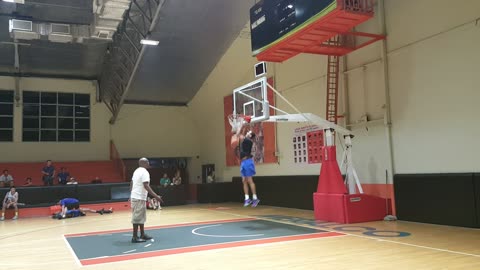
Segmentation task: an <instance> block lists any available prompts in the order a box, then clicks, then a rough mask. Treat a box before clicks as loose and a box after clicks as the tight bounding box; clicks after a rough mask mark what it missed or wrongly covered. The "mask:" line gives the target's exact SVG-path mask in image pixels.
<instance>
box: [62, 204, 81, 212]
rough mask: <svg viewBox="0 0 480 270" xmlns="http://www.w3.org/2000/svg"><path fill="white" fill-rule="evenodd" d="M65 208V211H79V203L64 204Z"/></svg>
mask: <svg viewBox="0 0 480 270" xmlns="http://www.w3.org/2000/svg"><path fill="white" fill-rule="evenodd" d="M65 207H67V210H73V209H79V208H80V204H79V203H74V204H65Z"/></svg>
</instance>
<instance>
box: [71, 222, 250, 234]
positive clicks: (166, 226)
mask: <svg viewBox="0 0 480 270" xmlns="http://www.w3.org/2000/svg"><path fill="white" fill-rule="evenodd" d="M250 220H257V219H256V218H237V219H226V220H212V221H200V222H192V223H179V224H170V225H159V226H153V227H145V230H154V229H164V228H174V227H186V226H192V225H203V224H215V223H231V222H242V221H250ZM131 231H132V229H118V230H109V231H98V232H87V233H74V234H65V235H64V236H65V237H81V236H89V235H101V234H107V233H120V232H131Z"/></svg>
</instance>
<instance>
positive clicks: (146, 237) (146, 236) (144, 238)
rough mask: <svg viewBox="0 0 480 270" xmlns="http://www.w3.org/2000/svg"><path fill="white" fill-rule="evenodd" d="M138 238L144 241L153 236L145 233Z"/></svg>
mask: <svg viewBox="0 0 480 270" xmlns="http://www.w3.org/2000/svg"><path fill="white" fill-rule="evenodd" d="M140 238H141V239H143V240H145V241H147V240H150V239H153V237H151V236H150V235H147V234H145V235H143V237H140Z"/></svg>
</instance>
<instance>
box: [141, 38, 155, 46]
mask: <svg viewBox="0 0 480 270" xmlns="http://www.w3.org/2000/svg"><path fill="white" fill-rule="evenodd" d="M140 43H141V44H143V45H152V46H157V45H158V43H160V42H159V41H158V40H150V39H142V40H140Z"/></svg>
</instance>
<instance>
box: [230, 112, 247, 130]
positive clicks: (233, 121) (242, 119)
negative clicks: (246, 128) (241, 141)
mask: <svg viewBox="0 0 480 270" xmlns="http://www.w3.org/2000/svg"><path fill="white" fill-rule="evenodd" d="M251 120H252V117H251V116H248V115H241V114H230V115H229V116H228V122H230V125H231V126H232V133H235V134H236V135H238V134H240V132H241V131H242V127H243V125H245V124H248V123H250V121H251Z"/></svg>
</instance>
